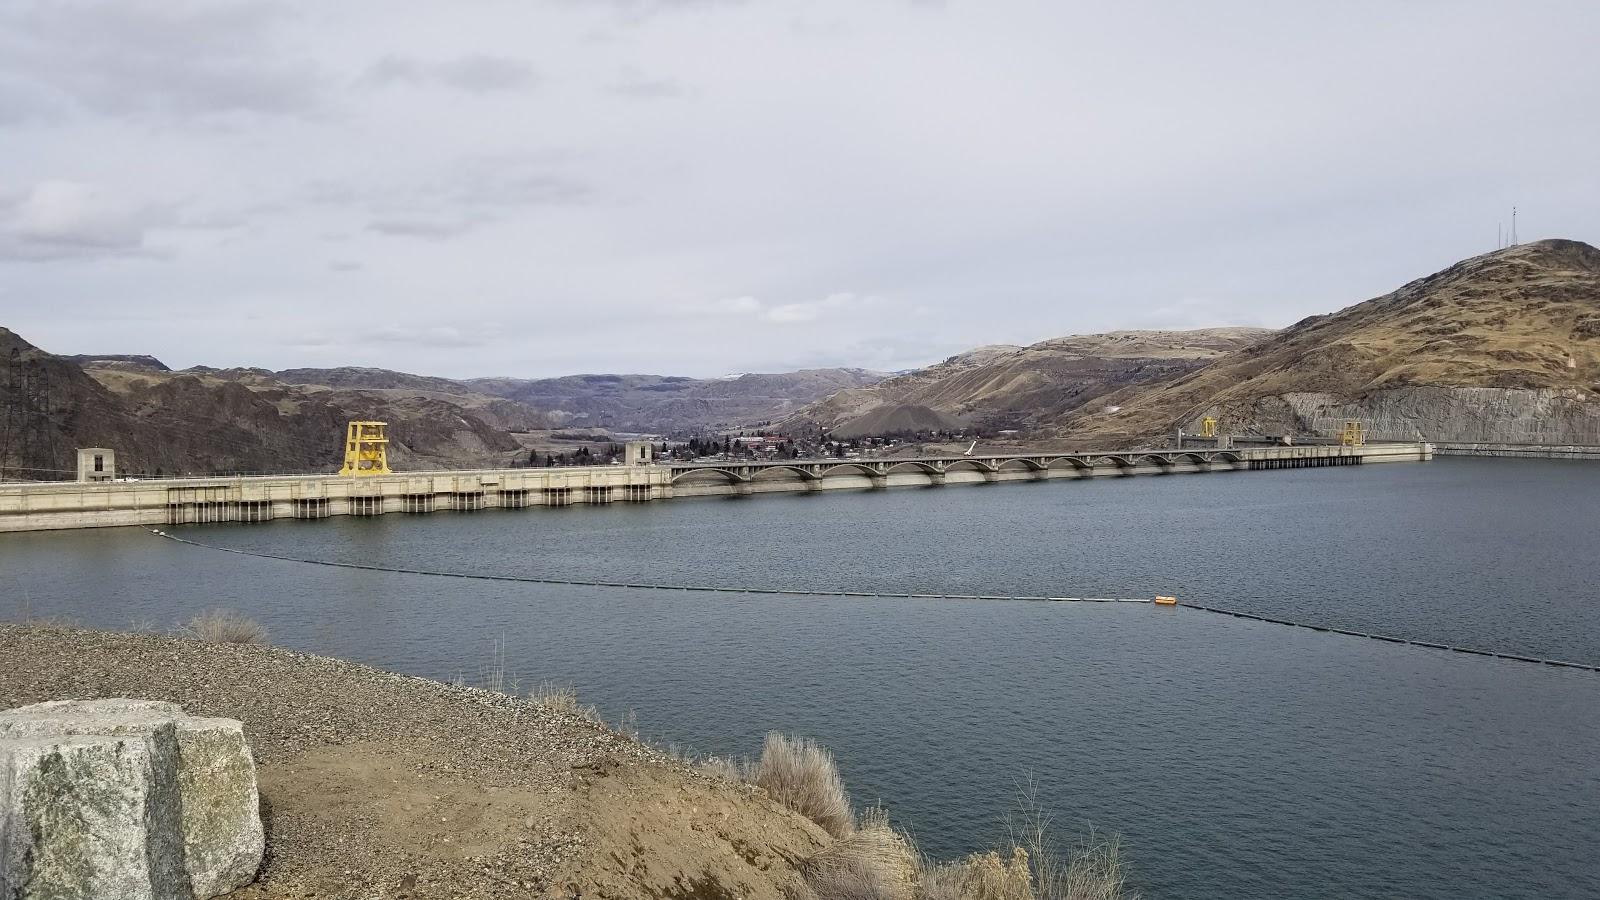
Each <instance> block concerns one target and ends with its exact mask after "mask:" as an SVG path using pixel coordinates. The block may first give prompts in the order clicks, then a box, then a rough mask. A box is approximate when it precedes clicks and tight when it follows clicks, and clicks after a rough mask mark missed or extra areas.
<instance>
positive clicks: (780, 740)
mask: <svg viewBox="0 0 1600 900" xmlns="http://www.w3.org/2000/svg"><path fill="white" fill-rule="evenodd" d="M749 780H750V781H751V782H752V783H754V784H756V785H758V786H760V787H762V788H764V789H765V790H766V792H767V793H768V794H769V795H771V796H772V799H774V800H776V801H778V802H779V803H782V804H783V805H784V806H787V807H789V808H790V809H792V810H794V811H795V812H798V813H800V814H801V815H803V816H805V817H806V818H808V819H810V820H811V821H813V822H815V823H817V824H818V825H821V826H822V828H823V830H824V831H826V832H828V833H829V834H831V835H833V836H834V837H836V838H843V837H847V836H849V835H850V833H851V832H852V831H854V830H855V816H854V815H853V814H852V813H851V810H850V795H849V794H848V793H846V792H845V789H844V780H843V779H842V778H840V777H839V767H838V766H837V765H836V764H835V763H834V761H833V754H832V753H830V752H829V751H828V749H827V748H825V747H823V746H821V745H820V744H817V743H816V742H815V741H813V740H811V739H810V738H801V737H787V736H785V735H782V734H779V733H778V732H775V731H774V732H772V733H771V734H768V735H767V741H766V743H765V744H764V745H763V746H762V748H761V759H760V761H758V762H757V763H756V765H755V769H754V771H753V772H752V773H751V774H750V776H749Z"/></svg>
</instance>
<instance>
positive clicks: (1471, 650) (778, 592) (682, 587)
mask: <svg viewBox="0 0 1600 900" xmlns="http://www.w3.org/2000/svg"><path fill="white" fill-rule="evenodd" d="M149 531H150V533H151V534H153V535H156V536H157V537H162V538H166V539H167V540H169V541H174V542H176V543H179V544H186V545H188V546H190V547H198V548H200V549H202V550H214V551H217V552H219V553H233V554H237V555H239V556H250V557H254V558H256V559H270V560H275V561H278V562H289V563H299V564H301V565H308V566H327V567H329V568H335V569H357V570H360V571H365V572H385V573H389V574H394V575H421V576H425V577H428V578H463V579H467V580H469V581H501V582H515V583H521V584H548V585H561V586H565V587H604V588H625V589H628V590H637V591H697V592H703V593H716V594H756V595H761V596H785V597H870V598H876V599H883V600H1017V601H1024V602H1034V603H1149V604H1152V605H1154V604H1156V603H1157V600H1158V599H1159V600H1168V599H1170V598H1166V597H1161V598H1156V597H1050V596H1043V595H1028V594H945V593H936V594H903V593H894V592H889V591H824V590H804V591H802V590H786V589H782V588H763V587H715V586H712V585H692V584H649V583H644V582H630V581H585V580H582V579H575V578H539V577H535V576H531V575H495V574H484V573H478V572H449V571H442V570H437V569H408V568H401V567H398V566H374V565H367V564H365V563H349V562H338V561H336V560H330V559H307V558H302V557H298V556H282V555H279V554H275V553H263V552H261V551H258V550H241V549H239V548H237V547H221V546H218V545H216V544H205V543H201V542H200V541H191V540H188V539H187V538H181V537H178V536H177V535H173V534H168V533H167V532H165V531H158V530H156V529H154V528H152V529H149ZM1161 605H1177V604H1161ZM1182 606H1183V607H1184V608H1187V609H1193V610H1198V611H1200V612H1205V613H1213V614H1215V615H1222V616H1232V617H1233V618H1235V619H1249V620H1252V621H1256V622H1265V623H1268V624H1270V625H1283V626H1287V627H1289V628H1304V629H1306V630H1308V631H1321V632H1325V633H1328V634H1339V635H1345V636H1346V637H1358V638H1366V639H1368V640H1373V641H1383V642H1384V643H1389V644H1405V645H1409V646H1412V647H1422V648H1425V649H1429V650H1446V651H1449V652H1451V653H1463V654H1467V655H1470V656H1484V657H1492V658H1495V659H1506V660H1511V661H1513V662H1524V663H1536V664H1539V665H1545V666H1555V667H1557V668H1563V669H1582V670H1585V671H1590V672H1600V665H1591V664H1589V663H1581V662H1570V661H1568V660H1561V659H1544V658H1542V657H1537V656H1523V655H1521V654H1517V653H1503V652H1501V651H1498V650H1483V649H1479V648H1476V647H1458V646H1454V645H1451V644H1441V643H1436V642H1433V641H1418V640H1413V639H1411V638H1403V637H1397V636H1395V635H1388V634H1379V633H1377V632H1370V631H1355V630H1352V629H1348V628H1334V627H1332V626H1330V625H1316V624H1312V623H1309V622H1294V621H1291V620H1289V619H1275V618H1272V617H1270V616H1261V615H1256V614H1255V613H1248V612H1240V611H1238V610H1232V609H1223V608H1221V607H1216V606H1203V605H1200V604H1197V603H1184V604H1182Z"/></svg>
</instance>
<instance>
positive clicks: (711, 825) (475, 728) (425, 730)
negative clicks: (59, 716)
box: [0, 625, 827, 900]
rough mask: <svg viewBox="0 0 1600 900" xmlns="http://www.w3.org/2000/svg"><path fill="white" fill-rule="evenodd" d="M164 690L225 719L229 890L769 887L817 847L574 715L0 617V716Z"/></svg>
mask: <svg viewBox="0 0 1600 900" xmlns="http://www.w3.org/2000/svg"><path fill="white" fill-rule="evenodd" d="M94 697H133V698H143V699H158V700H171V701H174V702H177V703H180V704H182V705H183V706H184V707H185V708H186V709H187V710H188V711H189V712H191V713H194V714H197V715H206V716H225V717H228V718H234V719H239V720H240V721H242V722H244V724H245V730H246V734H247V736H248V738H249V740H250V743H251V747H252V749H253V750H254V752H255V754H256V760H257V764H258V766H259V774H260V780H261V789H262V805H263V816H264V818H265V820H266V827H267V861H266V863H265V865H264V866H263V870H262V875H261V878H260V880H259V881H258V882H257V884H255V885H253V886H251V887H248V888H246V889H244V890H242V891H240V892H237V893H236V894H234V895H233V896H237V897H241V898H267V897H272V898H278V897H348V898H363V900H365V898H373V900H377V898H402V897H407V898H432V897H460V898H491V897H493V898H514V897H529V898H555V897H572V898H576V897H583V898H644V897H666V898H685V900H686V898H705V900H727V898H736V897H737V898H773V900H776V898H777V897H779V896H781V894H782V890H783V887H784V885H786V884H788V883H789V882H790V881H791V880H792V879H793V878H794V877H795V875H794V872H795V869H794V866H795V864H796V863H797V862H799V861H800V860H802V859H804V858H805V857H807V856H810V855H811V854H813V853H815V852H816V851H817V850H818V849H820V848H821V847H822V846H824V845H825V844H826V843H827V837H826V835H825V834H824V833H823V832H822V831H821V829H819V828H817V827H816V826H815V825H814V824H812V823H811V822H809V821H807V820H805V819H803V818H802V817H800V816H798V815H796V814H794V813H792V812H790V811H788V810H786V809H783V808H781V807H778V806H777V805H775V804H773V803H772V802H771V801H770V800H768V799H767V798H766V796H765V795H764V794H763V793H761V792H759V791H756V790H754V789H752V788H749V787H747V786H744V785H736V784H731V783H728V782H725V781H720V780H717V779H713V778H708V777H705V776H703V775H700V774H697V773H695V772H692V771H690V770H689V769H688V768H686V767H685V766H683V765H681V764H679V763H677V762H675V761H673V760H671V759H669V758H667V757H665V756H663V755H662V754H660V753H658V752H657V751H655V750H653V749H651V748H649V747H646V746H644V745H642V744H639V743H637V742H636V741H633V740H631V739H629V738H627V737H624V736H622V735H619V734H617V733H615V732H613V731H611V730H609V729H607V728H606V727H604V726H603V725H600V724H597V723H595V722H592V721H590V720H588V719H586V718H584V717H582V716H580V715H577V714H574V713H569V712H564V711H561V710H556V709H550V708H546V707H543V706H540V705H538V704H535V703H532V702H529V701H526V700H517V699H512V698H509V697H505V696H502V695H499V694H494V693H490V692H487V691H480V690H475V689H471V688H462V687H455V686H451V685H446V684H441V683H438V682H433V681H427V680H424V679H419V678H412V677H409V676H403V675H396V674H393V673H390V672H384V671H381V670H378V669H374V668H371V667H368V666H362V665H357V664H354V663H348V662H344V661H341V660H336V659H329V658H325V657H317V656H308V655H305V654H299V653H292V652H289V651H286V650H280V649H276V648H271V647H253V646H241V645H231V644H207V643H201V642H198V641H192V640H186V639H179V638H170V637H159V636H153V635H142V634H123V633H114V632H102V631H87V630H81V629H70V628H60V627H53V626H52V627H39V626H20V625H0V708H9V707H12V706H20V705H23V704H27V703H34V702H39V701H43V700H59V699H69V698H94Z"/></svg>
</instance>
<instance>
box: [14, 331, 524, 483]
mask: <svg viewBox="0 0 1600 900" xmlns="http://www.w3.org/2000/svg"><path fill="white" fill-rule="evenodd" d="M13 351H14V353H13ZM85 360H86V362H87V363H88V364H89V367H88V368H85V367H84V366H80V365H79V364H77V363H75V362H73V361H72V360H71V359H69V358H66V357H61V356H55V355H52V354H50V353H46V352H44V351H43V350H40V349H38V348H37V347H34V346H33V345H32V344H29V343H28V342H27V341H25V340H23V339H22V338H20V337H18V336H17V335H16V334H14V333H12V332H10V331H8V330H6V329H3V328H0V477H4V478H7V479H25V480H26V479H34V480H49V479H62V478H69V477H71V475H72V471H71V470H72V468H73V466H74V451H75V450H76V449H77V448H79V447H111V448H113V449H115V450H116V451H117V466H118V469H119V471H122V472H125V473H129V474H143V475H153V474H164V475H178V474H202V475H203V474H220V473H234V472H286V471H303V472H327V471H333V470H334V469H336V468H337V467H338V465H339V462H340V459H339V444H340V437H341V436H342V434H343V433H344V427H345V423H346V422H347V421H349V420H350V419H381V420H383V421H387V422H389V423H390V425H391V429H390V430H391V437H392V440H393V443H392V444H391V461H392V462H393V463H394V464H396V465H398V466H401V467H403V468H410V469H423V468H452V467H461V466H463V465H487V464H503V463H504V462H505V461H506V460H508V459H510V458H511V457H512V456H514V455H515V456H520V454H521V452H522V451H521V445H520V444H519V443H518V442H517V440H516V439H515V438H513V437H512V436H511V435H510V434H509V431H511V430H527V429H528V428H530V427H540V426H542V425H544V424H545V421H544V419H543V418H542V417H540V416H539V415H538V414H537V413H535V412H533V411H532V410H529V409H527V408H526V407H523V406H522V405H521V404H517V403H514V402H512V401H509V400H504V399H501V398H497V397H488V396H485V395H481V394H474V393H471V392H469V391H462V393H461V395H459V396H456V395H449V394H444V393H434V392H429V391H422V390H402V389H394V390H348V389H336V388H331V387H326V386H317V385H309V386H308V385H291V384H285V383H283V382H280V381H277V380H276V379H274V378H273V377H272V375H271V373H269V372H264V371H261V370H240V369H236V370H226V371H218V370H191V371H187V372H170V371H167V370H166V367H165V366H161V365H160V364H159V363H156V364H155V365H150V364H137V360H135V359H133V358H128V357H120V358H119V357H86V358H85Z"/></svg>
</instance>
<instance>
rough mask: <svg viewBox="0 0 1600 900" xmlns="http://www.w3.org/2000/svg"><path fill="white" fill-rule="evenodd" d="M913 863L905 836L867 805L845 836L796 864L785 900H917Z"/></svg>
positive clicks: (913, 849) (914, 855) (912, 849)
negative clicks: (794, 879) (796, 881)
mask: <svg viewBox="0 0 1600 900" xmlns="http://www.w3.org/2000/svg"><path fill="white" fill-rule="evenodd" d="M917 869H918V857H917V849H916V847H915V846H914V845H913V844H912V843H911V841H910V839H909V838H907V837H906V836H905V835H903V834H901V833H900V832H898V831H895V830H894V829H893V828H891V827H890V826H889V818H888V816H887V815H885V814H884V813H883V811H882V810H868V811H867V812H866V813H865V814H863V815H862V817H861V826H860V827H859V828H857V829H856V830H855V831H854V832H853V833H851V834H850V835H849V836H848V837H845V838H842V839H840V840H838V841H835V842H834V843H833V844H832V845H831V846H829V847H828V848H826V849H824V850H823V851H822V852H820V853H818V854H817V855H815V856H813V857H811V858H810V859H808V860H806V861H805V862H803V863H801V864H800V866H799V870H800V883H799V884H798V885H797V886H796V887H795V888H794V889H792V890H790V891H789V892H788V893H789V900H916V898H917Z"/></svg>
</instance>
